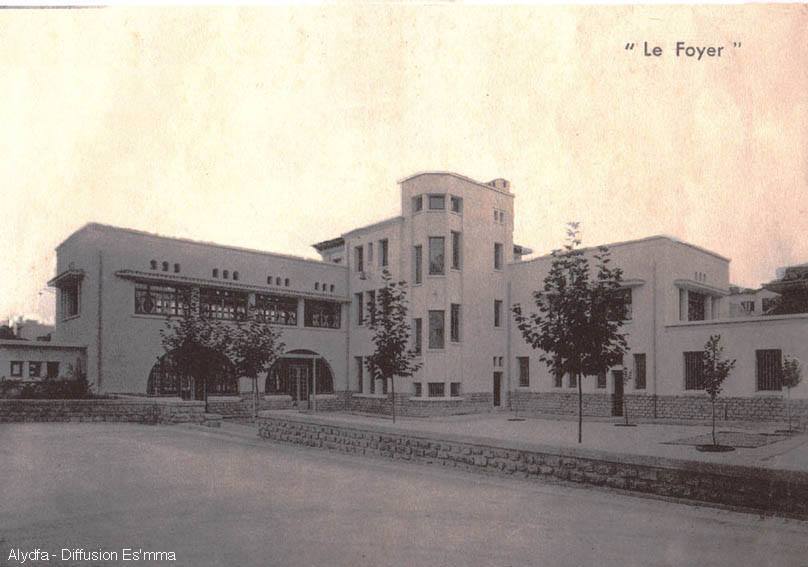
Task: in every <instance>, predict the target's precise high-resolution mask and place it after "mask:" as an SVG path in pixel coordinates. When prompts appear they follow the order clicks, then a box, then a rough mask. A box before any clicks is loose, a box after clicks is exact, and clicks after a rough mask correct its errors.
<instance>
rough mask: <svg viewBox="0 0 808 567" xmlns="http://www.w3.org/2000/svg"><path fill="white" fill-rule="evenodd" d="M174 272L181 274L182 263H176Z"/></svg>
mask: <svg viewBox="0 0 808 567" xmlns="http://www.w3.org/2000/svg"><path fill="white" fill-rule="evenodd" d="M174 273H175V274H179V273H180V265H179V264H174Z"/></svg>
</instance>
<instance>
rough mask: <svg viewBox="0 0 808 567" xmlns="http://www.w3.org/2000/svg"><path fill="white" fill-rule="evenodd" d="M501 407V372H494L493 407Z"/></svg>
mask: <svg viewBox="0 0 808 567" xmlns="http://www.w3.org/2000/svg"><path fill="white" fill-rule="evenodd" d="M500 405H502V372H494V407H495V408H498V407H499V406H500Z"/></svg>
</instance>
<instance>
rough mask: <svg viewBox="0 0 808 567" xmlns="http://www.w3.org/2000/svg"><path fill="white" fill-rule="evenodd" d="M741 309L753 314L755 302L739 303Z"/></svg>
mask: <svg viewBox="0 0 808 567" xmlns="http://www.w3.org/2000/svg"><path fill="white" fill-rule="evenodd" d="M741 309H743V310H744V311H746V312H747V313H754V312H755V302H754V301H741Z"/></svg>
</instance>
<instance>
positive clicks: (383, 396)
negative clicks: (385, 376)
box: [351, 392, 390, 400]
mask: <svg viewBox="0 0 808 567" xmlns="http://www.w3.org/2000/svg"><path fill="white" fill-rule="evenodd" d="M351 397H353V398H368V399H371V400H386V399H387V398H389V397H390V396H389V395H388V394H360V393H358V392H354V393H353V394H352V396H351Z"/></svg>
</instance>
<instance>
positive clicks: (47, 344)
mask: <svg viewBox="0 0 808 567" xmlns="http://www.w3.org/2000/svg"><path fill="white" fill-rule="evenodd" d="M0 347H22V348H64V349H71V350H75V349H81V350H84V349H86V348H87V347H86V346H83V345H74V344H70V343H60V342H55V341H26V340H19V339H0Z"/></svg>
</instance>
